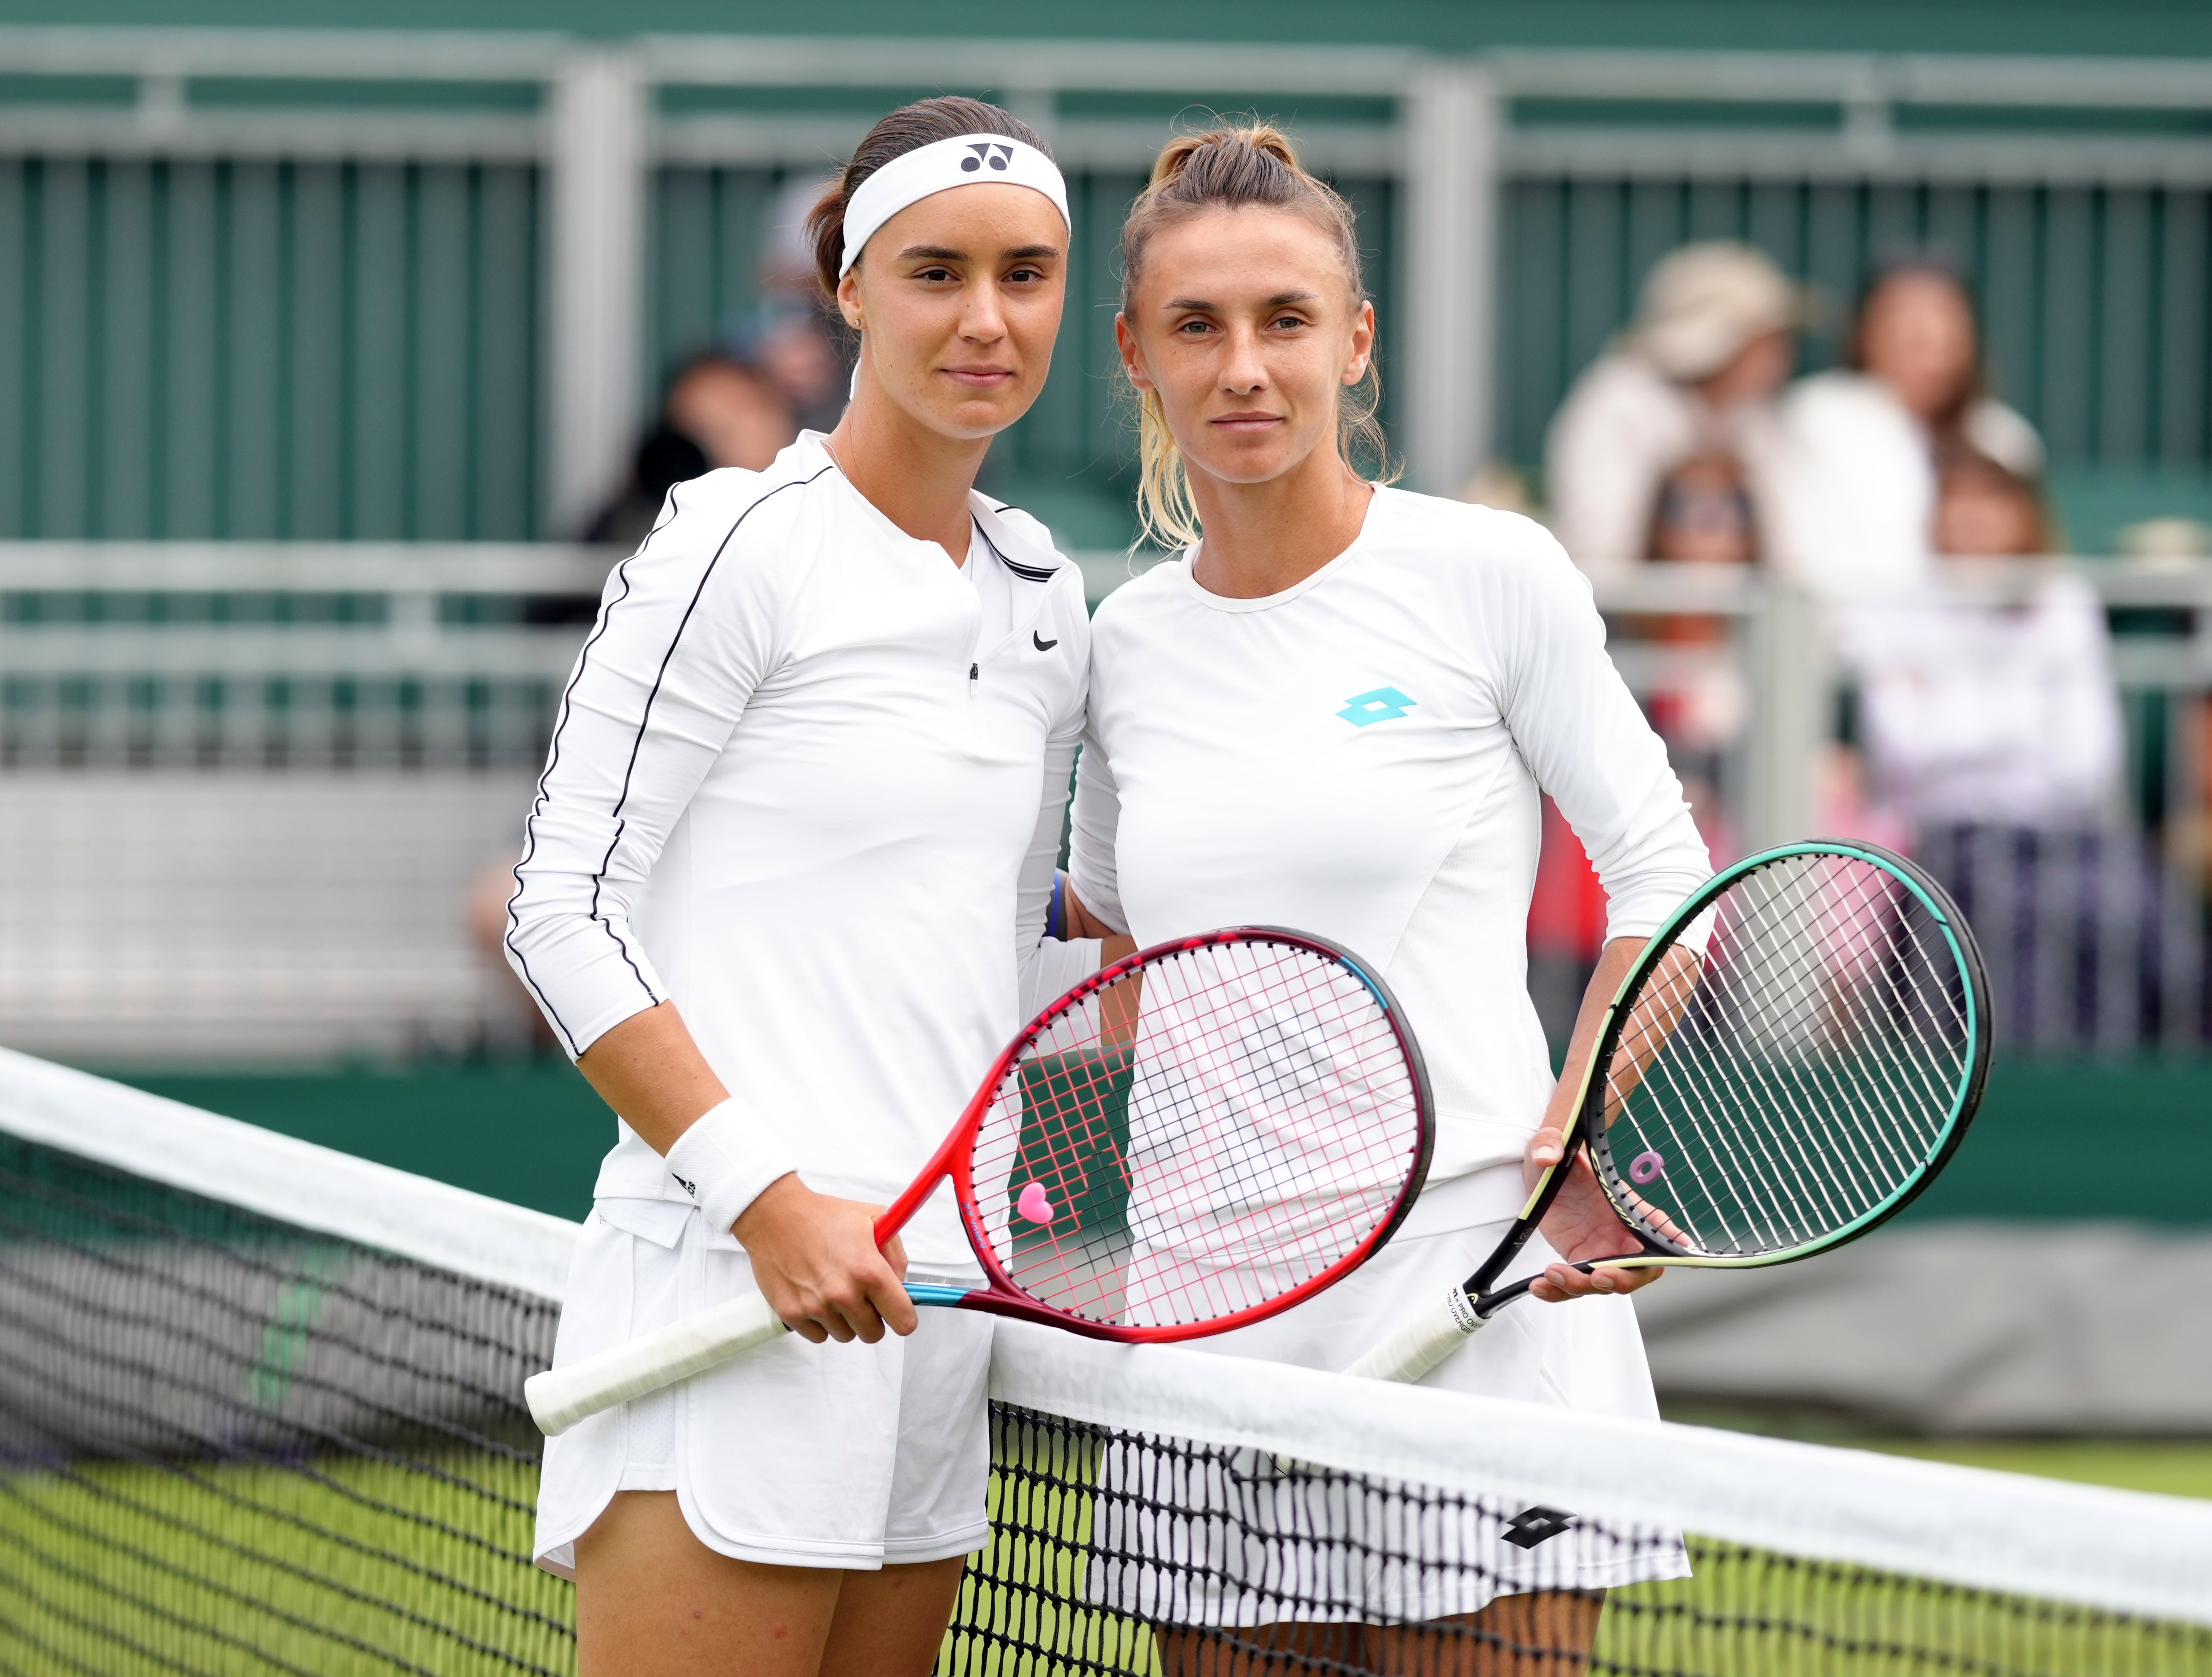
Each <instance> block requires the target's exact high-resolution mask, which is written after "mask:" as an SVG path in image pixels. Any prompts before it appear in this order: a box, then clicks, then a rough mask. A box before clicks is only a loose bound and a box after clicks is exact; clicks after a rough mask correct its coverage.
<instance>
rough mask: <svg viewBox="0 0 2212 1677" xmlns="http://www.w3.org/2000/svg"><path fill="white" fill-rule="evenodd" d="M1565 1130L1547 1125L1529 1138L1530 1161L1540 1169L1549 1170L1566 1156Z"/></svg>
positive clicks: (1528, 1155) (1528, 1156)
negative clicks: (1564, 1144)
mask: <svg viewBox="0 0 2212 1677" xmlns="http://www.w3.org/2000/svg"><path fill="white" fill-rule="evenodd" d="M1564 1141H1565V1132H1563V1131H1561V1130H1559V1129H1556V1128H1554V1127H1552V1126H1551V1125H1548V1124H1547V1125H1546V1126H1545V1127H1543V1128H1542V1129H1540V1130H1538V1131H1537V1132H1536V1133H1535V1134H1534V1135H1532V1136H1530V1137H1529V1138H1528V1154H1527V1158H1528V1163H1529V1164H1532V1165H1534V1167H1535V1168H1536V1169H1537V1170H1549V1169H1550V1168H1551V1167H1552V1166H1553V1165H1555V1164H1558V1163H1559V1161H1560V1159H1561V1158H1563V1157H1565V1149H1564V1147H1563V1145H1562V1143H1563V1142H1564Z"/></svg>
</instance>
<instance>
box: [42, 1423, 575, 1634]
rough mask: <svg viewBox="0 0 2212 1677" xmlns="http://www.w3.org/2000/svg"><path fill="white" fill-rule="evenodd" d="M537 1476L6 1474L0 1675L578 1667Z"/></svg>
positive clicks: (498, 1470)
mask: <svg viewBox="0 0 2212 1677" xmlns="http://www.w3.org/2000/svg"><path fill="white" fill-rule="evenodd" d="M537 1483H538V1473H537V1469H536V1467H534V1466H532V1465H526V1464H524V1463H520V1462H516V1461H510V1460H507V1459H505V1458H501V1457H497V1456H493V1455H466V1456H451V1457H446V1458H442V1459H440V1460H438V1461H434V1462H418V1463H411V1464H409V1463H398V1462H392V1461H374V1460H360V1459H350V1460H346V1459H340V1460H332V1459H330V1458H317V1459H315V1460H314V1461H309V1462H305V1463H302V1464H301V1467H300V1468H297V1469H295V1468H291V1467H267V1466H218V1465H211V1464H209V1463H205V1462H191V1461H179V1462H174V1463H167V1464H161V1465H147V1464H143V1463H135V1462H134V1463H129V1464H125V1463H118V1462H91V1463H79V1464H76V1465H74V1466H72V1467H69V1468H67V1469H65V1470H60V1471H52V1472H46V1471H14V1472H9V1473H6V1474H4V1475H0V1671H6V1672H9V1673H11V1674H13V1673H22V1674H26V1677H28V1674H31V1673H40V1674H45V1673H48V1672H56V1673H59V1672H100V1673H113V1674H118V1677H122V1674H127V1677H140V1674H145V1677H154V1674H157V1673H159V1674H164V1677H167V1674H173V1673H177V1672H179V1671H183V1672H190V1673H193V1674H200V1677H276V1674H280V1673H283V1674H292V1673H303V1672H304V1673H313V1674H315V1677H368V1674H380V1677H381V1674H390V1673H395V1672H435V1673H438V1674H441V1677H445V1674H452V1677H490V1674H494V1673H500V1674H516V1673H526V1672H545V1673H560V1674H566V1673H568V1672H571V1671H573V1670H574V1664H575V1649H574V1638H573V1637H572V1635H571V1634H570V1631H569V1628H568V1627H569V1625H570V1623H571V1614H572V1612H573V1609H572V1607H571V1606H570V1602H569V1591H568V1586H567V1585H566V1584H564V1583H561V1582H560V1581H559V1580H558V1579H556V1578H553V1577H550V1576H548V1575H547V1574H545V1573H544V1572H541V1571H538V1570H537V1568H535V1567H534V1566H532V1565H531V1562H530V1558H529V1548H530V1534H531V1512H530V1510H531V1504H532V1501H533V1499H534V1498H535V1497H536V1494H537Z"/></svg>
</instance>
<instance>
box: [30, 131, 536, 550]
mask: <svg viewBox="0 0 2212 1677" xmlns="http://www.w3.org/2000/svg"><path fill="white" fill-rule="evenodd" d="M541 238H542V234H541V230H540V228H539V211H538V170H537V169H535V168H534V167H526V166H514V165H490V164H481V163H459V164H428V165H426V164H419V163H397V164H383V163H377V162H372V161H329V162H325V161H248V160H222V159H216V160H197V161H196V160H185V159H177V160H169V159H155V160H146V159H130V158H106V159H102V158H93V159H86V158H83V157H71V156H69V155H58V154H56V155H29V156H16V157H11V158H5V159H0V533H3V534H5V535H6V536H9V537H21V538H79V537H81V538H95V539H96V538H109V539H118V538H120V539H130V538H157V539H158V538H185V539H194V538H197V539H217V540H223V539H280V540H281V539H309V540H312V539H328V538H339V539H422V540H512V539H519V538H528V537H531V536H533V535H535V534H537V533H538V501H539V499H540V496H539V494H538V472H539V466H538V456H539V453H540V447H541V445H540V441H539V432H540V427H541V421H540V416H539V406H540V402H539V384H540V376H541V375H540V367H539V362H540V355H539V337H540V325H539V301H538V292H539V287H540V283H541V270H542V268H543V265H544V264H543V262H542V260H541V258H540V253H539V250H540V243H541Z"/></svg>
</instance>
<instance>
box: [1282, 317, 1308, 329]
mask: <svg viewBox="0 0 2212 1677" xmlns="http://www.w3.org/2000/svg"><path fill="white" fill-rule="evenodd" d="M1303 325H1305V322H1304V320H1302V319H1299V318H1298V317H1297V315H1295V314H1285V315H1284V316H1282V317H1281V318H1280V319H1278V320H1277V321H1276V322H1275V327H1276V330H1277V331H1280V330H1282V329H1283V328H1284V327H1285V326H1288V327H1292V328H1296V327H1298V326H1303Z"/></svg>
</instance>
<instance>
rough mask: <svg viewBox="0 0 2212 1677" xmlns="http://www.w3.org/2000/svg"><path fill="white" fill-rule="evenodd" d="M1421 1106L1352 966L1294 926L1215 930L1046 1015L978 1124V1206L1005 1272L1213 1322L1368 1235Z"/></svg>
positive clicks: (1094, 1311) (1135, 1309)
mask: <svg viewBox="0 0 2212 1677" xmlns="http://www.w3.org/2000/svg"><path fill="white" fill-rule="evenodd" d="M1423 1126H1424V1118H1423V1113H1422V1108H1421V1101H1420V1095H1419V1086H1418V1082H1417V1079H1416V1076H1415V1073H1414V1072H1413V1067H1412V1066H1411V1064H1410V1062H1409V1060H1408V1059H1407V1054H1406V1051H1405V1049H1404V1048H1403V1046H1402V1044H1401V1042H1400V1040H1399V1037H1398V1034H1397V1032H1396V1031H1395V1029H1394V1028H1393V1026H1392V1024H1391V1023H1390V1020H1389V1017H1388V1015H1387V1014H1386V1013H1385V1012H1383V1008H1382V1006H1381V1005H1380V1003H1379V1002H1378V1001H1377V1000H1376V996H1375V994H1374V993H1373V992H1372V991H1371V990H1370V988H1369V987H1367V985H1366V984H1365V983H1364V981H1361V980H1360V978H1359V977H1358V975H1356V974H1355V973H1353V972H1352V971H1351V970H1350V969H1347V968H1346V967H1344V966H1343V965H1341V964H1340V963H1338V962H1336V961H1334V960H1333V959H1330V958H1329V957H1326V956H1324V955H1322V954H1321V953H1319V952H1318V951H1311V950H1308V949H1305V948H1303V947H1301V946H1298V945H1286V944H1273V943H1264V944H1263V943H1256V942H1252V941H1249V940H1242V941H1225V942H1221V943H1212V944H1202V945H1197V946H1194V947H1192V948H1188V949H1183V950H1179V951H1173V952H1172V953H1169V954H1165V955H1163V956H1161V957H1156V958H1155V959H1153V960H1152V961H1149V962H1147V963H1146V964H1145V965H1144V966H1143V967H1141V968H1140V969H1136V970H1134V971H1133V972H1131V973H1129V974H1127V975H1123V976H1122V977H1121V978H1118V979H1117V980H1115V981H1114V982H1112V983H1110V984H1109V985H1108V986H1107V987H1104V988H1103V990H1101V991H1099V992H1097V993H1093V994H1092V995H1091V996H1090V997H1088V998H1086V999H1085V1000H1084V1001H1083V1002H1082V1003H1080V1004H1079V1005H1077V1006H1073V1007H1071V1008H1069V1009H1068V1010H1066V1012H1064V1013H1063V1014H1061V1015H1060V1017H1059V1018H1055V1019H1054V1021H1052V1022H1051V1024H1049V1025H1048V1026H1047V1027H1046V1028H1045V1029H1043V1030H1042V1031H1040V1032H1039V1033H1038V1035H1037V1036H1036V1040H1035V1041H1034V1042H1033V1043H1032V1044H1031V1046H1030V1048H1029V1049H1028V1050H1026V1051H1025V1052H1024V1054H1022V1055H1020V1056H1019V1057H1018V1060H1017V1062H1016V1064H1015V1065H1014V1066H1012V1068H1011V1069H1010V1071H1009V1072H1008V1073H1007V1075H1006V1079H1005V1080H1004V1081H1003V1082H1002V1084H1001V1085H1000V1090H999V1092H998V1097H997V1098H996V1100H995V1101H994V1103H993V1105H992V1107H991V1109H990V1110H989V1112H988V1113H987V1115H986V1118H985V1121H984V1123H983V1125H982V1126H981V1128H980V1129H979V1131H978V1133H977V1136H976V1139H975V1146H974V1151H973V1154H972V1159H971V1165H970V1171H969V1177H970V1182H971V1184H972V1192H973V1194H974V1201H973V1214H974V1215H975V1218H976V1220H977V1221H978V1223H979V1224H980V1225H981V1229H982V1230H983V1231H984V1234H985V1236H986V1238H987V1243H988V1244H989V1246H990V1248H991V1249H992V1251H993V1253H994V1255H995V1256H996V1257H997V1259H998V1261H999V1263H1000V1267H1001V1268H1002V1270H1003V1271H1004V1273H1006V1275H1007V1277H1008V1278H1009V1279H1011V1280H1012V1282H1013V1284H1014V1285H1016V1286H1017V1287H1018V1288H1019V1289H1020V1290H1021V1291H1024V1292H1025V1293H1027V1294H1028V1295H1029V1296H1030V1297H1033V1298H1035V1299H1037V1300H1038V1301H1040V1302H1042V1303H1046V1304H1048V1305H1050V1306H1051V1307H1053V1308H1054V1309H1059V1310H1062V1311H1066V1312H1067V1313H1069V1314H1072V1315H1077V1316H1079V1317H1082V1318H1085V1319H1086V1320H1090V1321H1093V1322H1102V1323H1115V1324H1121V1325H1129V1326H1145V1327H1176V1326H1183V1325H1188V1324H1192V1323H1196V1322H1209V1321H1214V1320H1218V1318H1220V1317H1222V1316H1225V1315H1231V1314H1234V1313H1236V1312H1237V1311H1240V1310H1244V1309H1250V1308H1253V1307H1255V1306H1256V1305H1260V1304H1263V1303H1267V1302H1269V1301H1270V1300H1273V1299H1274V1298H1278V1297H1281V1296H1282V1295H1283V1294H1285V1293H1286V1292H1288V1291H1291V1290H1293V1289H1294V1288H1297V1287H1298V1286H1300V1285H1304V1284H1305V1283H1307V1282H1310V1281H1311V1280H1313V1279H1316V1278H1317V1277H1319V1276H1321V1275H1322V1274H1324V1273H1327V1272H1328V1271H1329V1270H1331V1269H1333V1268H1334V1267H1336V1266H1338V1265H1339V1264H1341V1263H1343V1262H1344V1261H1346V1260H1347V1259H1348V1258H1350V1257H1352V1255H1354V1254H1355V1253H1357V1252H1358V1251H1359V1250H1360V1249H1362V1248H1364V1246H1365V1244H1366V1243H1368V1242H1369V1241H1370V1239H1371V1238H1372V1236H1373V1235H1374V1234H1375V1232H1376V1230H1377V1229H1378V1228H1379V1227H1380V1226H1381V1224H1383V1222H1384V1221H1385V1220H1386V1219H1387V1218H1389V1216H1390V1215H1391V1214H1392V1212H1394V1211H1395V1207H1396V1206H1397V1204H1398V1202H1399V1200H1401V1198H1402V1197H1403V1194H1404V1192H1405V1189H1406V1186H1407V1179H1408V1176H1409V1175H1410V1173H1411V1170H1412V1169H1413V1164H1414V1161H1415V1159H1416V1158H1417V1157H1418V1156H1419V1148H1420V1145H1421V1137H1422V1134H1423Z"/></svg>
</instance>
